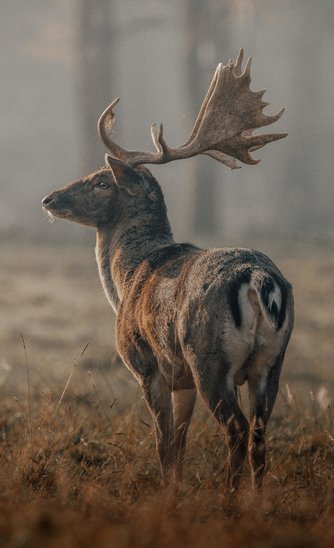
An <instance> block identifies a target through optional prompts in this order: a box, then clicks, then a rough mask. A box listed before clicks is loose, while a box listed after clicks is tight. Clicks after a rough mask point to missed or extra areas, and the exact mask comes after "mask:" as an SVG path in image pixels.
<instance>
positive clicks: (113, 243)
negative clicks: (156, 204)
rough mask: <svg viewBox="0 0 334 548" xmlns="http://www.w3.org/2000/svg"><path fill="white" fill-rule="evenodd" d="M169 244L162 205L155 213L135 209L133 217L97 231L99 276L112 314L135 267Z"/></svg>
mask: <svg viewBox="0 0 334 548" xmlns="http://www.w3.org/2000/svg"><path fill="white" fill-rule="evenodd" d="M163 206H164V204H163ZM173 241H174V240H173V235H172V232H171V228H170V224H169V221H168V218H167V212H166V208H165V206H164V207H163V208H162V210H159V212H156V211H153V212H152V211H143V212H138V209H137V210H136V215H133V212H132V214H131V212H130V213H129V215H126V217H125V218H123V217H122V219H121V220H120V222H118V223H117V225H116V226H103V227H99V228H98V229H97V235H96V250H95V251H96V260H97V264H98V268H99V274H100V278H101V282H102V286H103V289H104V291H105V293H106V296H107V298H108V300H109V302H110V304H111V306H112V307H113V309H114V311H115V312H116V314H117V312H118V309H119V306H120V304H121V302H122V300H123V298H124V293H125V291H126V290H127V287H128V285H129V283H131V279H132V277H133V274H134V272H135V270H136V268H137V267H138V266H139V265H140V264H141V263H142V262H143V261H145V258H146V257H147V256H148V255H149V254H150V253H151V252H152V251H154V250H155V249H158V248H159V247H162V246H165V245H168V244H171V243H173Z"/></svg>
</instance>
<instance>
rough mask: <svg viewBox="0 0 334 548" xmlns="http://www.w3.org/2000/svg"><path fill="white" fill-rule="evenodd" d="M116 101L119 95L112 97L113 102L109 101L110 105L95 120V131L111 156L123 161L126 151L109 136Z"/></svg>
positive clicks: (113, 119) (113, 121) (113, 120)
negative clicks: (96, 120)
mask: <svg viewBox="0 0 334 548" xmlns="http://www.w3.org/2000/svg"><path fill="white" fill-rule="evenodd" d="M118 102H119V97H116V99H114V100H113V102H112V103H110V105H109V106H108V107H107V108H106V109H105V110H104V111H103V112H102V114H101V116H100V118H99V119H98V122H97V131H98V134H99V136H100V137H101V139H102V141H103V143H104V145H105V147H106V148H107V149H108V150H109V151H110V152H111V153H112V154H113V156H115V157H116V158H119V159H120V160H123V161H125V160H126V158H127V151H126V150H124V149H123V148H122V147H120V146H119V145H117V144H116V143H115V141H113V140H112V138H111V135H112V130H113V126H114V123H115V113H114V108H115V106H116V105H117V103H118Z"/></svg>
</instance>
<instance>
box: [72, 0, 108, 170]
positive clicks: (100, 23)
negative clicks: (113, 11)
mask: <svg viewBox="0 0 334 548" xmlns="http://www.w3.org/2000/svg"><path fill="white" fill-rule="evenodd" d="M111 7H112V6H111V1H110V0H81V1H80V3H79V37H78V70H79V75H78V79H79V86H78V87H79V90H78V94H79V115H80V119H81V143H82V145H81V149H82V164H83V171H84V172H87V173H88V172H90V171H92V170H94V169H96V167H97V166H98V165H102V163H103V150H104V149H103V146H102V145H101V143H100V142H99V138H98V136H97V132H96V122H97V120H98V117H99V116H100V114H101V112H102V111H103V110H104V109H105V108H106V106H107V104H108V102H110V58H111V51H112V50H111V31H110V8H111Z"/></svg>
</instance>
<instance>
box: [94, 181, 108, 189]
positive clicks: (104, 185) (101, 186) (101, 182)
mask: <svg viewBox="0 0 334 548" xmlns="http://www.w3.org/2000/svg"><path fill="white" fill-rule="evenodd" d="M97 186H98V187H99V188H101V189H102V190H107V188H109V184H108V183H105V182H104V181H100V182H99V184H98V185H97Z"/></svg>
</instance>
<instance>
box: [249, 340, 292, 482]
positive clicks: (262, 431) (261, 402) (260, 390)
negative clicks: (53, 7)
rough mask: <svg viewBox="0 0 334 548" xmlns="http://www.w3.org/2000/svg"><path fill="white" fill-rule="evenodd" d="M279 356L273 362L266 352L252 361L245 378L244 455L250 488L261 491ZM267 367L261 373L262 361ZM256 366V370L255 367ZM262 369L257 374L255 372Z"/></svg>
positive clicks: (276, 388)
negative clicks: (246, 428)
mask: <svg viewBox="0 0 334 548" xmlns="http://www.w3.org/2000/svg"><path fill="white" fill-rule="evenodd" d="M283 356H284V354H283V355H282V354H281V355H279V356H278V357H276V358H275V359H272V357H271V358H270V357H269V356H268V355H267V356H266V351H265V350H264V351H263V353H260V354H259V355H258V356H256V357H255V358H254V362H253V364H252V366H251V367H250V371H249V377H248V389H249V409H250V432H249V441H248V456H249V463H250V468H251V472H252V482H253V487H254V488H256V489H261V487H262V480H263V474H264V469H265V464H266V439H265V436H266V427H267V423H268V420H269V418H270V415H271V412H272V410H273V407H274V403H275V400H276V396H277V392H278V386H279V376H280V372H281V367H282V362H283ZM264 361H266V363H267V366H266V368H265V369H264V370H263V367H262V366H263V362H264ZM259 364H260V367H259ZM261 369H262V370H263V373H262V375H259V370H261Z"/></svg>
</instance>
